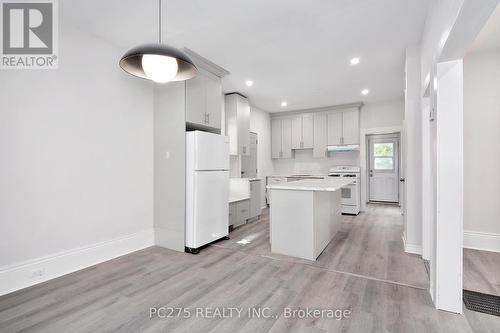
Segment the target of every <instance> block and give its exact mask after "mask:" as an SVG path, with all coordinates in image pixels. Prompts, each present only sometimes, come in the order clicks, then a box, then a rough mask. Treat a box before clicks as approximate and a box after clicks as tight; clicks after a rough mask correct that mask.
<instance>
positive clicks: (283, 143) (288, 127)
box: [271, 118, 292, 158]
mask: <svg viewBox="0 0 500 333" xmlns="http://www.w3.org/2000/svg"><path fill="white" fill-rule="evenodd" d="M271 157H272V158H291V157H292V119H291V118H273V119H272V121H271Z"/></svg>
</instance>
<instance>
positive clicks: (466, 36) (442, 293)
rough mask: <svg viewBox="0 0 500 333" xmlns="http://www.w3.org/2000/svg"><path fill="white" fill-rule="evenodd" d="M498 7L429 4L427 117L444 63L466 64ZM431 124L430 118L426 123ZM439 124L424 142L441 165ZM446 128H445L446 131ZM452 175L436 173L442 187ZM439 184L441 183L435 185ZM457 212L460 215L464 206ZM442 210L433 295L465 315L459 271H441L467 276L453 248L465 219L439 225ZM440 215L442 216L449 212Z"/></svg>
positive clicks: (471, 2) (473, 0)
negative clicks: (446, 265)
mask: <svg viewBox="0 0 500 333" xmlns="http://www.w3.org/2000/svg"><path fill="white" fill-rule="evenodd" d="M497 3H498V0H481V1H477V0H459V1H457V0H440V1H431V2H429V8H428V15H427V19H426V24H425V28H424V31H423V34H422V41H421V58H420V63H421V77H420V85H421V88H422V90H421V91H422V92H423V91H425V89H426V87H427V86H428V85H429V83H430V87H431V91H430V100H429V101H427V100H425V99H424V100H422V103H421V107H422V116H423V117H425V116H426V113H427V111H428V110H429V109H432V108H434V107H436V104H437V102H436V101H437V98H435V92H434V85H433V82H434V81H435V80H436V81H437V80H438V78H437V66H438V63H439V62H440V61H450V60H456V59H460V58H461V57H462V56H463V55H464V53H465V50H467V49H468V48H469V47H470V44H471V43H472V39H473V37H474V35H475V34H477V33H478V32H479V30H480V29H481V27H482V26H483V25H484V24H485V22H486V20H487V18H488V16H489V14H490V13H491V12H493V10H494V8H495V6H496V5H497ZM436 91H437V93H438V94H439V85H438V86H437V87H436ZM439 112H440V111H439V109H438V110H437V111H436V113H437V119H439ZM425 123H426V122H425V118H424V119H423V120H422V124H425ZM439 125H444V126H446V125H447V124H437V126H436V125H431V126H428V128H424V133H425V135H426V136H427V137H423V138H422V141H423V143H424V144H425V146H424V145H422V151H423V154H424V159H425V158H429V157H433V158H435V160H436V161H439V160H440V158H441V157H442V156H440V153H439V151H438V150H437V146H438V143H439V137H440V136H441V133H439ZM436 128H437V129H436ZM441 128H445V127H443V126H441ZM450 132H451V130H450ZM454 133H458V135H459V136H458V137H457V138H456V139H457V140H456V141H458V140H461V138H462V137H461V134H462V132H454ZM444 134H446V133H444ZM427 143H428V144H427ZM426 150H427V151H426ZM455 168H461V165H460V166H455ZM435 169H436V168H430V169H429V170H428V171H426V170H425V169H424V171H423V178H424V179H432V178H433V177H434V175H433V174H432V171H433V170H435ZM440 170H441V174H440ZM435 171H436V170H435ZM446 173H447V170H442V169H438V170H437V171H436V174H435V179H436V180H437V182H439V179H440V177H446V176H447V175H446ZM437 182H436V181H435V182H434V183H437ZM453 190H454V188H453V187H450V188H442V187H438V186H435V187H434V188H432V189H431V191H433V193H434V195H436V197H437V198H439V197H446V196H447V195H450V196H452V197H453V196H456V195H461V192H460V193H453ZM436 204H437V205H439V200H437V201H436ZM436 207H437V206H436ZM454 209H455V210H456V209H458V207H457V208H454ZM436 210H437V209H434V212H433V215H434V216H435V221H434V224H433V227H434V229H435V230H436V237H435V238H433V239H432V242H433V244H432V253H431V265H430V267H431V269H430V271H431V272H430V273H431V274H430V275H431V279H430V280H431V296H432V298H433V300H434V302H435V304H436V307H437V308H439V309H443V310H449V311H458V312H461V300H460V298H459V297H456V295H459V294H461V288H459V287H457V285H454V284H451V283H449V281H452V280H454V279H456V274H455V270H448V271H443V270H440V269H439V267H438V266H439V262H440V261H446V260H448V261H453V262H456V263H457V266H460V267H459V268H460V272H461V265H462V263H461V261H460V259H461V249H454V248H453V247H456V245H457V244H458V243H460V244H461V242H462V223H461V220H460V221H459V223H457V222H456V221H441V222H439V219H438V217H436V216H437V215H436ZM439 213H441V214H442V213H443V212H439ZM439 223H442V224H443V225H446V224H447V228H449V229H448V230H447V232H448V234H450V235H454V234H455V231H457V230H459V231H460V232H458V234H460V236H459V237H460V238H459V239H458V241H459V242H457V240H456V239H452V238H451V237H444V236H442V235H439V234H438V233H437V231H438V229H439ZM423 237H429V235H423ZM446 248H449V249H450V250H453V255H454V256H453V257H450V256H449V254H450V252H446V251H438V249H446ZM454 250H457V251H454ZM438 271H439V272H441V274H437V272H438ZM450 288H453V291H452V292H450V290H449V289H450Z"/></svg>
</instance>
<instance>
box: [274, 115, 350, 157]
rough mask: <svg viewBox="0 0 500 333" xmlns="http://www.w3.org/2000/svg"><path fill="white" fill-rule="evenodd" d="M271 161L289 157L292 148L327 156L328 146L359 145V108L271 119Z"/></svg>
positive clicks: (315, 155) (317, 155)
mask: <svg viewBox="0 0 500 333" xmlns="http://www.w3.org/2000/svg"><path fill="white" fill-rule="evenodd" d="M271 130H272V134H271V156H272V158H291V157H292V150H294V149H312V150H313V157H318V158H321V157H328V146H340V145H355V144H359V106H357V107H353V108H349V109H347V108H346V109H343V110H332V111H327V110H326V111H317V112H311V113H304V114H300V115H292V116H282V115H280V116H278V117H276V118H272V119H271Z"/></svg>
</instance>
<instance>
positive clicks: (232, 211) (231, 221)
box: [229, 202, 237, 226]
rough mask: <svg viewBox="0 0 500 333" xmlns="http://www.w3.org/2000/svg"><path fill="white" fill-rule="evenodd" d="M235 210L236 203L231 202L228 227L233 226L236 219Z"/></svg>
mask: <svg viewBox="0 0 500 333" xmlns="http://www.w3.org/2000/svg"><path fill="white" fill-rule="evenodd" d="M236 212H237V208H236V202H232V203H230V204H229V225H232V226H234V224H235V223H236V219H237V213H236Z"/></svg>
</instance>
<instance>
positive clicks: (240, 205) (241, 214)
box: [232, 199, 250, 227]
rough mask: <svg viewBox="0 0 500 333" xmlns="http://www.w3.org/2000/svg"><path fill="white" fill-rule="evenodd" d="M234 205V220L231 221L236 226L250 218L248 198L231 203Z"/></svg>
mask: <svg viewBox="0 0 500 333" xmlns="http://www.w3.org/2000/svg"><path fill="white" fill-rule="evenodd" d="M232 205H235V206H236V208H235V209H236V220H235V222H234V223H233V227H238V226H240V225H242V224H245V223H246V222H247V219H249V218H250V200H248V199H247V200H241V201H238V202H235V203H233V204H232Z"/></svg>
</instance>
